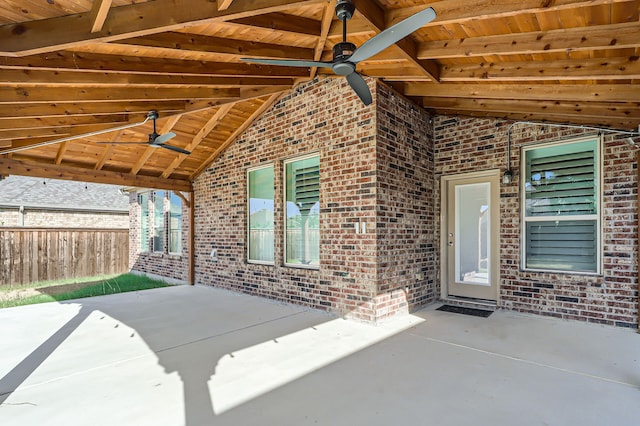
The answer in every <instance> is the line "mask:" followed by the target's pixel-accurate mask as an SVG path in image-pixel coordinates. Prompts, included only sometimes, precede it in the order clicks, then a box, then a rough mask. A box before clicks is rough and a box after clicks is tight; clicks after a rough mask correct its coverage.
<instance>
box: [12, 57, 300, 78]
mask: <svg viewBox="0 0 640 426" xmlns="http://www.w3.org/2000/svg"><path fill="white" fill-rule="evenodd" d="M0 68H7V69H9V68H18V69H34V68H35V69H43V70H52V71H58V70H70V71H74V70H76V71H80V70H82V71H88V72H95V73H103V72H112V73H124V74H178V75H183V74H185V71H186V70H188V71H189V72H188V75H208V76H219V77H243V76H244V77H265V78H266V77H271V78H276V77H305V76H307V75H308V73H307V72H306V70H304V69H303V68H294V67H279V68H274V67H269V66H264V65H255V64H238V63H231V62H205V61H194V60H177V59H168V58H167V59H165V58H148V57H139V56H137V55H135V54H134V53H132V56H118V55H113V54H101V53H91V52H77V51H73V52H72V51H61V52H55V53H53V54H42V55H35V56H29V57H27V58H3V59H2V61H0Z"/></svg>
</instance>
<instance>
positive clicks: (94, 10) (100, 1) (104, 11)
mask: <svg viewBox="0 0 640 426" xmlns="http://www.w3.org/2000/svg"><path fill="white" fill-rule="evenodd" d="M111 3H112V0H93V6H92V7H91V18H90V20H91V21H92V22H93V24H92V25H91V32H92V33H97V32H100V31H101V30H102V27H103V26H104V21H105V20H106V19H107V15H108V14H109V8H111Z"/></svg>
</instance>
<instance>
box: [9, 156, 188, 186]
mask: <svg viewBox="0 0 640 426" xmlns="http://www.w3.org/2000/svg"><path fill="white" fill-rule="evenodd" d="M12 174H15V175H23V176H35V177H40V178H50V179H63V180H85V181H90V182H97V183H108V184H112V185H122V186H135V187H140V188H157V189H168V190H173V191H186V192H189V191H191V189H192V186H191V182H190V181H188V180H179V179H164V178H157V177H151V176H139V175H132V174H129V173H119V172H105V171H102V170H93V169H84V168H81V167H68V166H58V165H52V164H38V163H25V162H22V161H16V160H8V159H4V158H0V175H5V176H6V175H12Z"/></svg>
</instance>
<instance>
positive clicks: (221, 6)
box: [218, 0, 233, 10]
mask: <svg viewBox="0 0 640 426" xmlns="http://www.w3.org/2000/svg"><path fill="white" fill-rule="evenodd" d="M232 2H233V0H218V10H227V9H229V6H231V3H232Z"/></svg>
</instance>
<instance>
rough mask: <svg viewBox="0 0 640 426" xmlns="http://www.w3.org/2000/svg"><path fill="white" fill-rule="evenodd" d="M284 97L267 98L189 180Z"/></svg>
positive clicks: (277, 95)
mask: <svg viewBox="0 0 640 426" xmlns="http://www.w3.org/2000/svg"><path fill="white" fill-rule="evenodd" d="M282 96H284V93H274V94H273V95H271V96H269V99H267V101H266V102H265V103H263V104H262V105H261V106H260V108H258V109H256V110H255V111H254V112H253V114H251V116H250V117H249V118H248V119H247V120H246V121H245V122H244V123H243V124H242V125H241V126H238V127H237V128H236V129H235V131H234V132H233V133H232V134H231V136H229V137H228V138H227V140H225V141H224V143H223V144H222V145H221V146H220V147H219V148H218V149H216V150H215V151H214V153H213V154H211V155H210V156H209V158H207V159H206V160H205V161H203V162H202V163H201V165H200V167H198V169H197V170H196V171H195V172H194V173H193V174H192V175H191V179H192V180H193V179H195V177H197V176H198V175H199V174H200V173H202V172H203V171H204V170H205V169H206V168H207V167H208V166H209V164H211V162H212V161H213V160H215V159H216V158H217V157H218V156H219V155H220V153H221V152H222V151H224V150H225V149H226V148H227V147H228V146H229V145H230V144H231V143H232V142H233V141H235V139H236V138H237V137H238V136H239V135H241V134H242V132H244V131H245V130H246V129H247V128H248V127H249V126H250V125H251V124H252V123H253V122H254V121H255V120H257V119H258V118H259V117H260V116H262V114H263V113H264V112H265V111H266V110H268V109H269V108H271V107H272V106H273V104H275V103H276V102H277V101H278V99H280V98H281V97H282Z"/></svg>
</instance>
